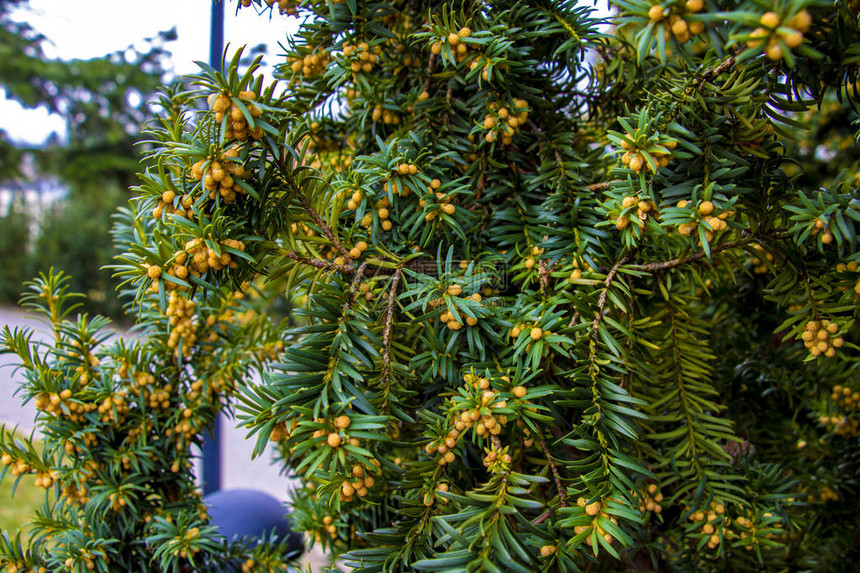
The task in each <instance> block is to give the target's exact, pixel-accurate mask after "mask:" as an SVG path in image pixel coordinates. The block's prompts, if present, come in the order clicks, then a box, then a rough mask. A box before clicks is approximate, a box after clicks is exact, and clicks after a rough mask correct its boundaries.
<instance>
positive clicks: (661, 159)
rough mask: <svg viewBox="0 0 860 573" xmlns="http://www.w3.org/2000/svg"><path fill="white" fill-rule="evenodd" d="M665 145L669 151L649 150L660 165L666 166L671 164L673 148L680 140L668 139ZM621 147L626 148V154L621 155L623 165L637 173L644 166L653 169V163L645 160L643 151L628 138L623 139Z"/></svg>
mask: <svg viewBox="0 0 860 573" xmlns="http://www.w3.org/2000/svg"><path fill="white" fill-rule="evenodd" d="M634 141H635V140H634ZM663 146H664V147H665V148H666V149H667V150H668V152H666V151H661V150H659V149H655V150H654V151H649V152H648V153H649V155H651V156H653V157H654V159H655V160H656V163H657V166H658V167H666V166H667V165H669V160H670V159H671V157H672V150H674V149H675V148H677V147H678V142H677V141H675V140H674V139H670V140H669V141H666V142H665V143H664V144H663ZM621 148H622V149H624V150H625V151H624V154H623V155H621V163H622V164H623V165H626V166H627V167H629V168H630V169H632V170H633V171H635V172H636V173H639V172H641V171H642V168H644V167H646V166H647V167H648V168H649V169H652V170H653V168H652V167H651V164H650V163H648V162H647V161H646V160H645V156H644V155H643V154H642V152H641V151H639V149H638V148H636V147H635V146H634V145H633V144H631V143H630V142H628V141H627V140H626V139H622V140H621Z"/></svg>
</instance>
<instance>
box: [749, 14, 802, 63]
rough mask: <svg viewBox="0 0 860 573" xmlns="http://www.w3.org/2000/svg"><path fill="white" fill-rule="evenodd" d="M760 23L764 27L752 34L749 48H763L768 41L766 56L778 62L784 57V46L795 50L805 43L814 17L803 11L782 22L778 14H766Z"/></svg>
mask: <svg viewBox="0 0 860 573" xmlns="http://www.w3.org/2000/svg"><path fill="white" fill-rule="evenodd" d="M759 23H760V24H761V26H762V27H760V28H756V29H755V30H753V31H752V32H751V33H750V39H749V40H747V47H749V48H755V47H758V46H761V45H762V43H764V41H765V40H767V47H766V48H765V54H767V57H768V58H770V59H771V60H773V61H775V62H776V61H779V60H781V59H782V57H783V53H782V44H785V46H786V47H788V48H790V49H794V48H796V47H798V46H800V45H801V44H802V43H803V33H804V32H806V31H807V30H808V29H809V26H810V24H812V16H811V15H810V14H809V12H808V11H807V10H801V11H800V12H798V13H797V14H795V15H794V16H792V17H791V18H789V19H787V20H785V21H782V19H781V18H780V17H779V14H777V13H776V12H765V13H764V14H762V16H761V18H760V19H759Z"/></svg>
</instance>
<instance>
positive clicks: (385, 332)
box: [382, 269, 403, 379]
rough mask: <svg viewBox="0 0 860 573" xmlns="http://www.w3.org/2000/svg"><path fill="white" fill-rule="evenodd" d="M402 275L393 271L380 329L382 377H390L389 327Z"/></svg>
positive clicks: (391, 322)
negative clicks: (382, 323)
mask: <svg viewBox="0 0 860 573" xmlns="http://www.w3.org/2000/svg"><path fill="white" fill-rule="evenodd" d="M402 274H403V273H402V272H401V270H400V269H397V271H395V273H394V276H393V277H392V278H391V288H389V289H388V309H387V311H386V313H385V326H383V328H382V376H383V377H384V378H386V379H388V378H390V377H391V325H392V324H393V323H394V305H395V303H396V302H397V285H398V284H400V277H401V275H402Z"/></svg>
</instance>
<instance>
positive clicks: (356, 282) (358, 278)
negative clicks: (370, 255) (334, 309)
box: [341, 261, 367, 316]
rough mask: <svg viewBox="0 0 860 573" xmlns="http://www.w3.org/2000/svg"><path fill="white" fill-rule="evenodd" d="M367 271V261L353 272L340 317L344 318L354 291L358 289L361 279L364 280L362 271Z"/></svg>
mask: <svg viewBox="0 0 860 573" xmlns="http://www.w3.org/2000/svg"><path fill="white" fill-rule="evenodd" d="M366 270H367V261H365V262H363V263H361V264H360V265H359V266H358V270H356V271H355V276H354V277H352V285H350V289H351V290H350V296H348V297H346V301H345V302H344V303H343V310H342V311H341V316H346V313H347V312H348V311H349V306H350V303H352V301H353V298H354V296H355V289H356V288H358V285H359V283H360V282H361V279H362V278H364V271H366Z"/></svg>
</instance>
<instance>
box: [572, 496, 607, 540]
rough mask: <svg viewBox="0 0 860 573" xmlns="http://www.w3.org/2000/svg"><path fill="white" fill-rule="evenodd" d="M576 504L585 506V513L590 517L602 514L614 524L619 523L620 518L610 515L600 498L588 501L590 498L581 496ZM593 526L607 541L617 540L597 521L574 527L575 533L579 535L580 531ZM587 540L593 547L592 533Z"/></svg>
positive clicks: (582, 531)
mask: <svg viewBox="0 0 860 573" xmlns="http://www.w3.org/2000/svg"><path fill="white" fill-rule="evenodd" d="M576 505H577V506H579V507H581V508H584V509H585V514H586V515H587V516H589V517H594V518H596V517H598V516H601V515H602V516H603V517H605V518H606V519H608V520H609V521H611V522H612V524H613V525H618V520H617V519H615V516H614V515H609V514H608V513H605V512H604V505H603V503H602V502H601V501H600V500H596V501H593V502H591V503H588V500H587V499H586V498H584V497H580V498H578V499H577V500H576ZM592 528H593V529H595V530H596V531H597V534H598V535H599V536H601V537H603V540H604V541H606V543H610V544H611V543H612V542H613V541H615V538H614V537H612V535H611V534H609V533H608V532H607V531H605V530H604V529H603V528H602V527H600V524H599V523H597V522H596V521H594V522H592V524H591V525H577V526H575V527H574V528H573V532H574V534H575V535H579V534H580V533H585V532H586V531H590V530H591V529H592ZM585 542H586V543H587V544H588V546H589V547H591V545H592V543H593V542H592V541H591V536H590V535H589V536H588V537H586V538H585Z"/></svg>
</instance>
